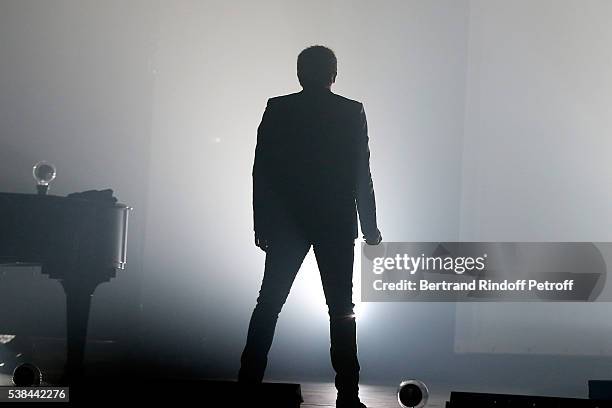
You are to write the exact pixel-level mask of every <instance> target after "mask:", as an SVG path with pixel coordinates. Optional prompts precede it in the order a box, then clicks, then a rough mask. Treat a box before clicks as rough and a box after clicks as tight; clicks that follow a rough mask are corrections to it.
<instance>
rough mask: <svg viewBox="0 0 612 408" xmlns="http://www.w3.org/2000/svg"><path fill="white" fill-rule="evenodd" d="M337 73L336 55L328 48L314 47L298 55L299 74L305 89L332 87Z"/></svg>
mask: <svg viewBox="0 0 612 408" xmlns="http://www.w3.org/2000/svg"><path fill="white" fill-rule="evenodd" d="M337 71H338V61H337V60H336V55H335V54H334V52H333V51H332V50H330V49H329V48H327V47H324V46H322V45H313V46H312V47H308V48H306V49H305V50H303V51H302V52H300V55H298V58H297V74H298V79H299V80H300V84H301V85H302V86H303V87H304V88H311V87H327V86H330V85H331V84H332V83H333V82H334V77H335V75H336V73H337Z"/></svg>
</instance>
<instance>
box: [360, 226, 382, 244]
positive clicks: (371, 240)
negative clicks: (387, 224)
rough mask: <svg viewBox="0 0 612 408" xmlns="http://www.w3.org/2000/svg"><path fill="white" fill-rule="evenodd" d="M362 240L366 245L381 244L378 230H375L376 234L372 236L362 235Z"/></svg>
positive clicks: (380, 235)
mask: <svg viewBox="0 0 612 408" xmlns="http://www.w3.org/2000/svg"><path fill="white" fill-rule="evenodd" d="M363 239H364V240H365V243H366V244H368V245H378V244H380V243H381V242H382V234H381V233H380V231H379V230H378V229H376V233H375V234H373V235H364V236H363Z"/></svg>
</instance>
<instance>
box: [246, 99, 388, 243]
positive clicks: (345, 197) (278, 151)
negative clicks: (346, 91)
mask: <svg viewBox="0 0 612 408" xmlns="http://www.w3.org/2000/svg"><path fill="white" fill-rule="evenodd" d="M357 211H359V219H360V222H361V230H362V232H363V234H364V235H365V236H377V234H378V228H377V226H376V202H375V199H374V187H373V184H372V177H371V175H370V150H369V148H368V129H367V122H366V116H365V112H364V110H363V105H362V104H361V103H359V102H357V101H353V100H351V99H347V98H344V97H342V96H340V95H336V94H334V93H332V92H331V91H330V90H328V89H320V90H304V91H302V92H298V93H294V94H290V95H285V96H279V97H276V98H271V99H269V100H268V105H267V107H266V111H265V112H264V115H263V119H262V121H261V124H260V125H259V128H258V132H257V148H256V150H255V163H254V165H253V212H254V222H255V225H254V227H255V234H256V236H258V237H260V238H265V239H269V240H273V239H276V238H280V239H282V237H283V236H285V234H292V233H294V232H296V231H297V232H299V233H301V234H302V235H303V236H304V237H306V238H308V239H310V240H312V241H313V242H317V241H321V240H329V239H354V238H356V237H357V236H358V234H357Z"/></svg>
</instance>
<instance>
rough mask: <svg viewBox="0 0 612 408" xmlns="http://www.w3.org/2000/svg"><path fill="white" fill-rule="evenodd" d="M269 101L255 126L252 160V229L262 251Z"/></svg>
mask: <svg viewBox="0 0 612 408" xmlns="http://www.w3.org/2000/svg"><path fill="white" fill-rule="evenodd" d="M271 110H272V109H271V102H270V100H268V104H267V106H266V110H265V111H264V114H263V118H262V119H261V123H260V124H259V127H258V128H257V146H256V147H255V161H254V162H253V230H254V231H255V245H257V246H258V247H260V248H261V249H263V250H264V251H265V250H266V249H267V246H268V239H269V236H268V235H269V227H270V214H269V211H268V209H269V205H270V203H269V200H270V187H269V180H268V178H269V175H268V174H267V171H266V166H267V163H266V162H267V159H266V153H267V151H266V150H267V148H266V142H267V140H268V139H269V136H270V133H271V132H272V121H271V118H270V116H271V114H270V112H271Z"/></svg>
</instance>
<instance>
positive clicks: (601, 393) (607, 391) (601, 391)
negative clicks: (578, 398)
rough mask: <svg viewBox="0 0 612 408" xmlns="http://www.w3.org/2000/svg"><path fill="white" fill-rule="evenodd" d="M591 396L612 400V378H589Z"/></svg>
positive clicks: (592, 397)
mask: <svg viewBox="0 0 612 408" xmlns="http://www.w3.org/2000/svg"><path fill="white" fill-rule="evenodd" d="M589 398H591V399H595V400H606V401H612V380H589Z"/></svg>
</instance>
